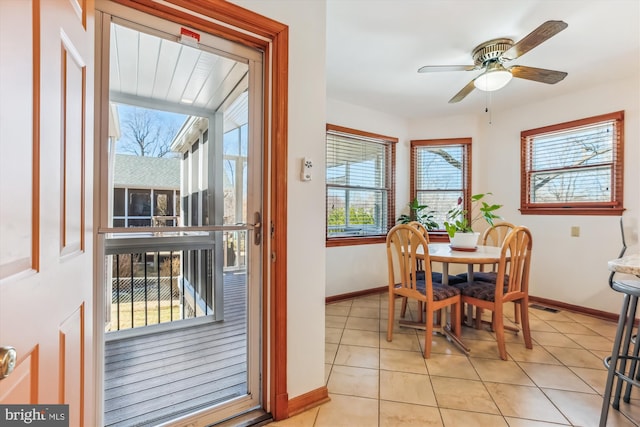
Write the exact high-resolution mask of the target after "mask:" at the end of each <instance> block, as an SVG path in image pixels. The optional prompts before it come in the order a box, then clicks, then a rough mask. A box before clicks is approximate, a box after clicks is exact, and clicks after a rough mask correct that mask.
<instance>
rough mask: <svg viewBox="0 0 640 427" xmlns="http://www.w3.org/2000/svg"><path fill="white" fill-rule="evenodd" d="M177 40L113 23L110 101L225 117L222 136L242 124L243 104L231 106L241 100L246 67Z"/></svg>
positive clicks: (243, 120)
mask: <svg viewBox="0 0 640 427" xmlns="http://www.w3.org/2000/svg"><path fill="white" fill-rule="evenodd" d="M177 40H178V37H177V36H176V38H175V40H168V39H165V38H160V37H158V36H155V35H150V34H147V33H142V32H140V31H137V30H135V29H132V28H129V27H126V26H123V25H120V24H118V23H112V24H111V49H110V61H109V62H110V70H109V87H110V99H111V101H112V102H116V103H122V104H128V105H132V106H137V107H143V108H152V109H156V110H162V111H169V112H173V113H180V114H187V115H194V116H204V117H206V116H209V115H211V114H212V113H215V112H224V113H225V114H224V117H225V119H224V122H225V123H224V128H225V131H227V130H230V129H234V128H236V127H238V126H241V125H243V124H245V123H247V102H234V101H237V100H238V101H242V100H246V91H247V88H248V80H249V79H248V69H249V67H248V65H247V64H246V63H241V62H238V61H236V60H234V59H230V58H227V57H224V56H221V55H218V54H216V53H213V52H212V51H210V50H206V48H196V47H191V46H188V45H185V44H181V43H179V42H178V41H177ZM243 94H245V95H243ZM241 95H243V96H241Z"/></svg>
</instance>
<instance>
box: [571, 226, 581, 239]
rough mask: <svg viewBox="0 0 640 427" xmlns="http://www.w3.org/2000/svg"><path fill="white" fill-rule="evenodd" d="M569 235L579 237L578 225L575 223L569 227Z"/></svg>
mask: <svg viewBox="0 0 640 427" xmlns="http://www.w3.org/2000/svg"><path fill="white" fill-rule="evenodd" d="M571 237H580V227H578V226H577V225H574V226H573V227H571Z"/></svg>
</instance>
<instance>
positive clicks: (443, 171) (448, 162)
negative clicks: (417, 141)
mask: <svg viewBox="0 0 640 427" xmlns="http://www.w3.org/2000/svg"><path fill="white" fill-rule="evenodd" d="M463 153H464V151H463V148H462V147H433V148H430V147H421V148H419V149H418V150H417V153H416V155H417V158H416V162H417V169H416V188H417V189H418V190H446V189H453V188H456V189H459V188H463V183H462V181H463V176H462V165H463Z"/></svg>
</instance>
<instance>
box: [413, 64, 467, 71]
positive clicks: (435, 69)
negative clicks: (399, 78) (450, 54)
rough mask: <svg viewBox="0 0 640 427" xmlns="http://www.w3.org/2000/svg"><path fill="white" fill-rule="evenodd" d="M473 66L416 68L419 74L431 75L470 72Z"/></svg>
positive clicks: (428, 66) (427, 66)
mask: <svg viewBox="0 0 640 427" xmlns="http://www.w3.org/2000/svg"><path fill="white" fill-rule="evenodd" d="M475 69H476V67H475V65H425V66H424V67H420V68H418V72H419V73H433V72H438V71H471V70H475Z"/></svg>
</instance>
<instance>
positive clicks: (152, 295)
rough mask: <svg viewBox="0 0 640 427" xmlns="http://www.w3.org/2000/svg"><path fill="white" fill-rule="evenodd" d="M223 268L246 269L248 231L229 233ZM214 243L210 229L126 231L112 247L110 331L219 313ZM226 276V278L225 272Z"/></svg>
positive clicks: (108, 286) (108, 285) (108, 251)
mask: <svg viewBox="0 0 640 427" xmlns="http://www.w3.org/2000/svg"><path fill="white" fill-rule="evenodd" d="M222 243H223V249H224V250H223V251H221V252H220V253H219V254H220V256H221V262H222V263H223V265H222V266H220V267H222V269H223V270H243V269H244V268H245V262H246V259H245V251H244V248H245V247H246V232H242V231H240V232H239V231H228V232H227V231H225V232H224V233H223V238H222ZM213 250H214V243H213V239H212V238H211V237H210V235H209V234H208V233H201V234H198V233H195V234H191V235H188V236H184V235H178V236H175V235H170V233H165V234H157V233H146V234H145V233H140V234H138V235H135V234H134V235H131V234H127V235H122V236H118V237H115V238H112V239H109V240H107V245H106V263H107V265H106V272H107V275H108V277H107V281H106V282H107V283H106V295H105V296H106V298H105V301H106V303H107V307H105V309H106V318H107V323H106V325H105V329H106V331H119V330H123V329H131V328H140V327H145V326H150V325H156V324H160V323H170V322H176V321H180V320H184V319H190V318H195V317H202V316H208V315H212V314H214V308H215V307H216V304H215V295H214V294H215V287H214V282H215V280H216V279H215V274H214V271H215V269H216V268H220V267H218V266H215V265H214V261H213ZM220 277H222V276H221V275H220Z"/></svg>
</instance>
